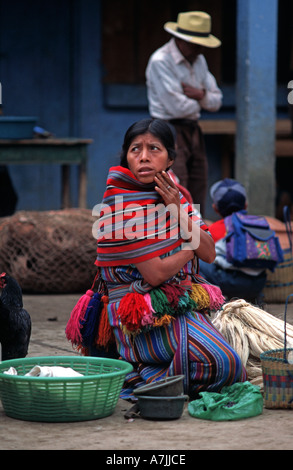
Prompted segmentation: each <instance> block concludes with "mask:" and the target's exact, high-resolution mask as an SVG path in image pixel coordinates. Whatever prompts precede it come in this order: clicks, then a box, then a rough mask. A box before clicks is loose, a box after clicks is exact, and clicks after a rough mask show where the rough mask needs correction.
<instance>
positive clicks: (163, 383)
mask: <svg viewBox="0 0 293 470" xmlns="http://www.w3.org/2000/svg"><path fill="white" fill-rule="evenodd" d="M183 378H184V375H174V376H173V377H165V378H164V379H161V380H157V381H155V382H152V383H149V384H147V385H143V386H142V387H139V388H137V389H136V390H134V391H133V393H134V395H136V396H138V397H139V396H140V395H144V396H157V397H159V396H165V397H166V396H177V395H183Z"/></svg>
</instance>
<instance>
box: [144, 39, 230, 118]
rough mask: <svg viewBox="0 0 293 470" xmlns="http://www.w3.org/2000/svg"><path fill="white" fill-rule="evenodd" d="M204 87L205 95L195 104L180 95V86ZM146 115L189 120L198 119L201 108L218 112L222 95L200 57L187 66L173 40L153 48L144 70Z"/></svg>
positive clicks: (202, 57)
mask: <svg viewBox="0 0 293 470" xmlns="http://www.w3.org/2000/svg"><path fill="white" fill-rule="evenodd" d="M182 82H184V83H187V84H188V85H191V86H193V87H195V88H204V89H205V90H206V93H205V96H204V98H203V99H202V100H200V101H196V100H194V99H191V98H188V97H187V96H186V95H184V93H183V90H182V85H181V83H182ZM146 84H147V94H148V103H149V113H150V115H151V116H152V117H155V118H159V119H165V120H169V119H193V120H197V119H199V117H200V111H201V109H205V110H207V111H213V112H214V111H218V109H219V108H220V107H221V105H222V98H223V95H222V92H221V90H220V89H219V87H218V85H217V82H216V80H215V77H214V76H213V75H212V74H211V73H210V71H209V69H208V65H207V62H206V60H205V58H204V56H203V55H202V54H200V55H198V56H197V58H196V60H195V61H194V62H193V64H190V63H189V62H188V61H187V60H186V59H185V58H184V57H183V55H182V54H181V52H180V51H179V49H178V48H177V46H176V43H175V40H174V38H172V39H170V41H168V42H167V43H166V44H165V45H164V46H162V47H160V48H159V49H157V50H156V51H155V52H154V53H153V54H152V55H151V57H150V59H149V62H148V65H147V68H146Z"/></svg>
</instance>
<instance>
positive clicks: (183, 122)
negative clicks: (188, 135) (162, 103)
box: [169, 119, 198, 127]
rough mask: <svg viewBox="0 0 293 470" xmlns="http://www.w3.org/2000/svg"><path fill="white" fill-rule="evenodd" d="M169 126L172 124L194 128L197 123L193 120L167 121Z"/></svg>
mask: <svg viewBox="0 0 293 470" xmlns="http://www.w3.org/2000/svg"><path fill="white" fill-rule="evenodd" d="M169 122H170V124H173V125H174V126H176V125H177V126H190V127H196V126H197V125H198V122H197V121H196V120H193V119H169Z"/></svg>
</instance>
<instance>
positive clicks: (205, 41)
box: [164, 11, 221, 47]
mask: <svg viewBox="0 0 293 470" xmlns="http://www.w3.org/2000/svg"><path fill="white" fill-rule="evenodd" d="M211 25H212V21H211V17H210V15H208V13H205V12H203V11H187V12H185V13H179V14H178V17H177V23H175V22H173V21H169V22H168V23H165V24H164V29H165V31H167V32H168V33H170V34H173V35H174V36H176V37H178V38H180V39H183V40H184V41H187V42H193V43H194V44H200V45H202V46H206V47H218V46H220V45H221V41H220V40H219V39H217V38H216V37H215V36H213V35H212V34H210V33H211Z"/></svg>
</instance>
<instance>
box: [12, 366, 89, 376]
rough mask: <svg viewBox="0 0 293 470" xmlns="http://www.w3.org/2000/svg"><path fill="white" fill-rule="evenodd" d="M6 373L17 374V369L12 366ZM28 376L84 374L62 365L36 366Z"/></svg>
mask: <svg viewBox="0 0 293 470" xmlns="http://www.w3.org/2000/svg"><path fill="white" fill-rule="evenodd" d="M4 374H8V375H17V371H16V369H15V368H14V367H10V369H8V370H7V371H5V372H4ZM25 375H26V376H29V377H78V376H82V375H83V374H80V373H79V372H76V371H75V370H73V369H71V367H60V366H52V367H49V366H34V367H33V368H32V369H31V370H30V371H29V372H28V373H27V374H25Z"/></svg>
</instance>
